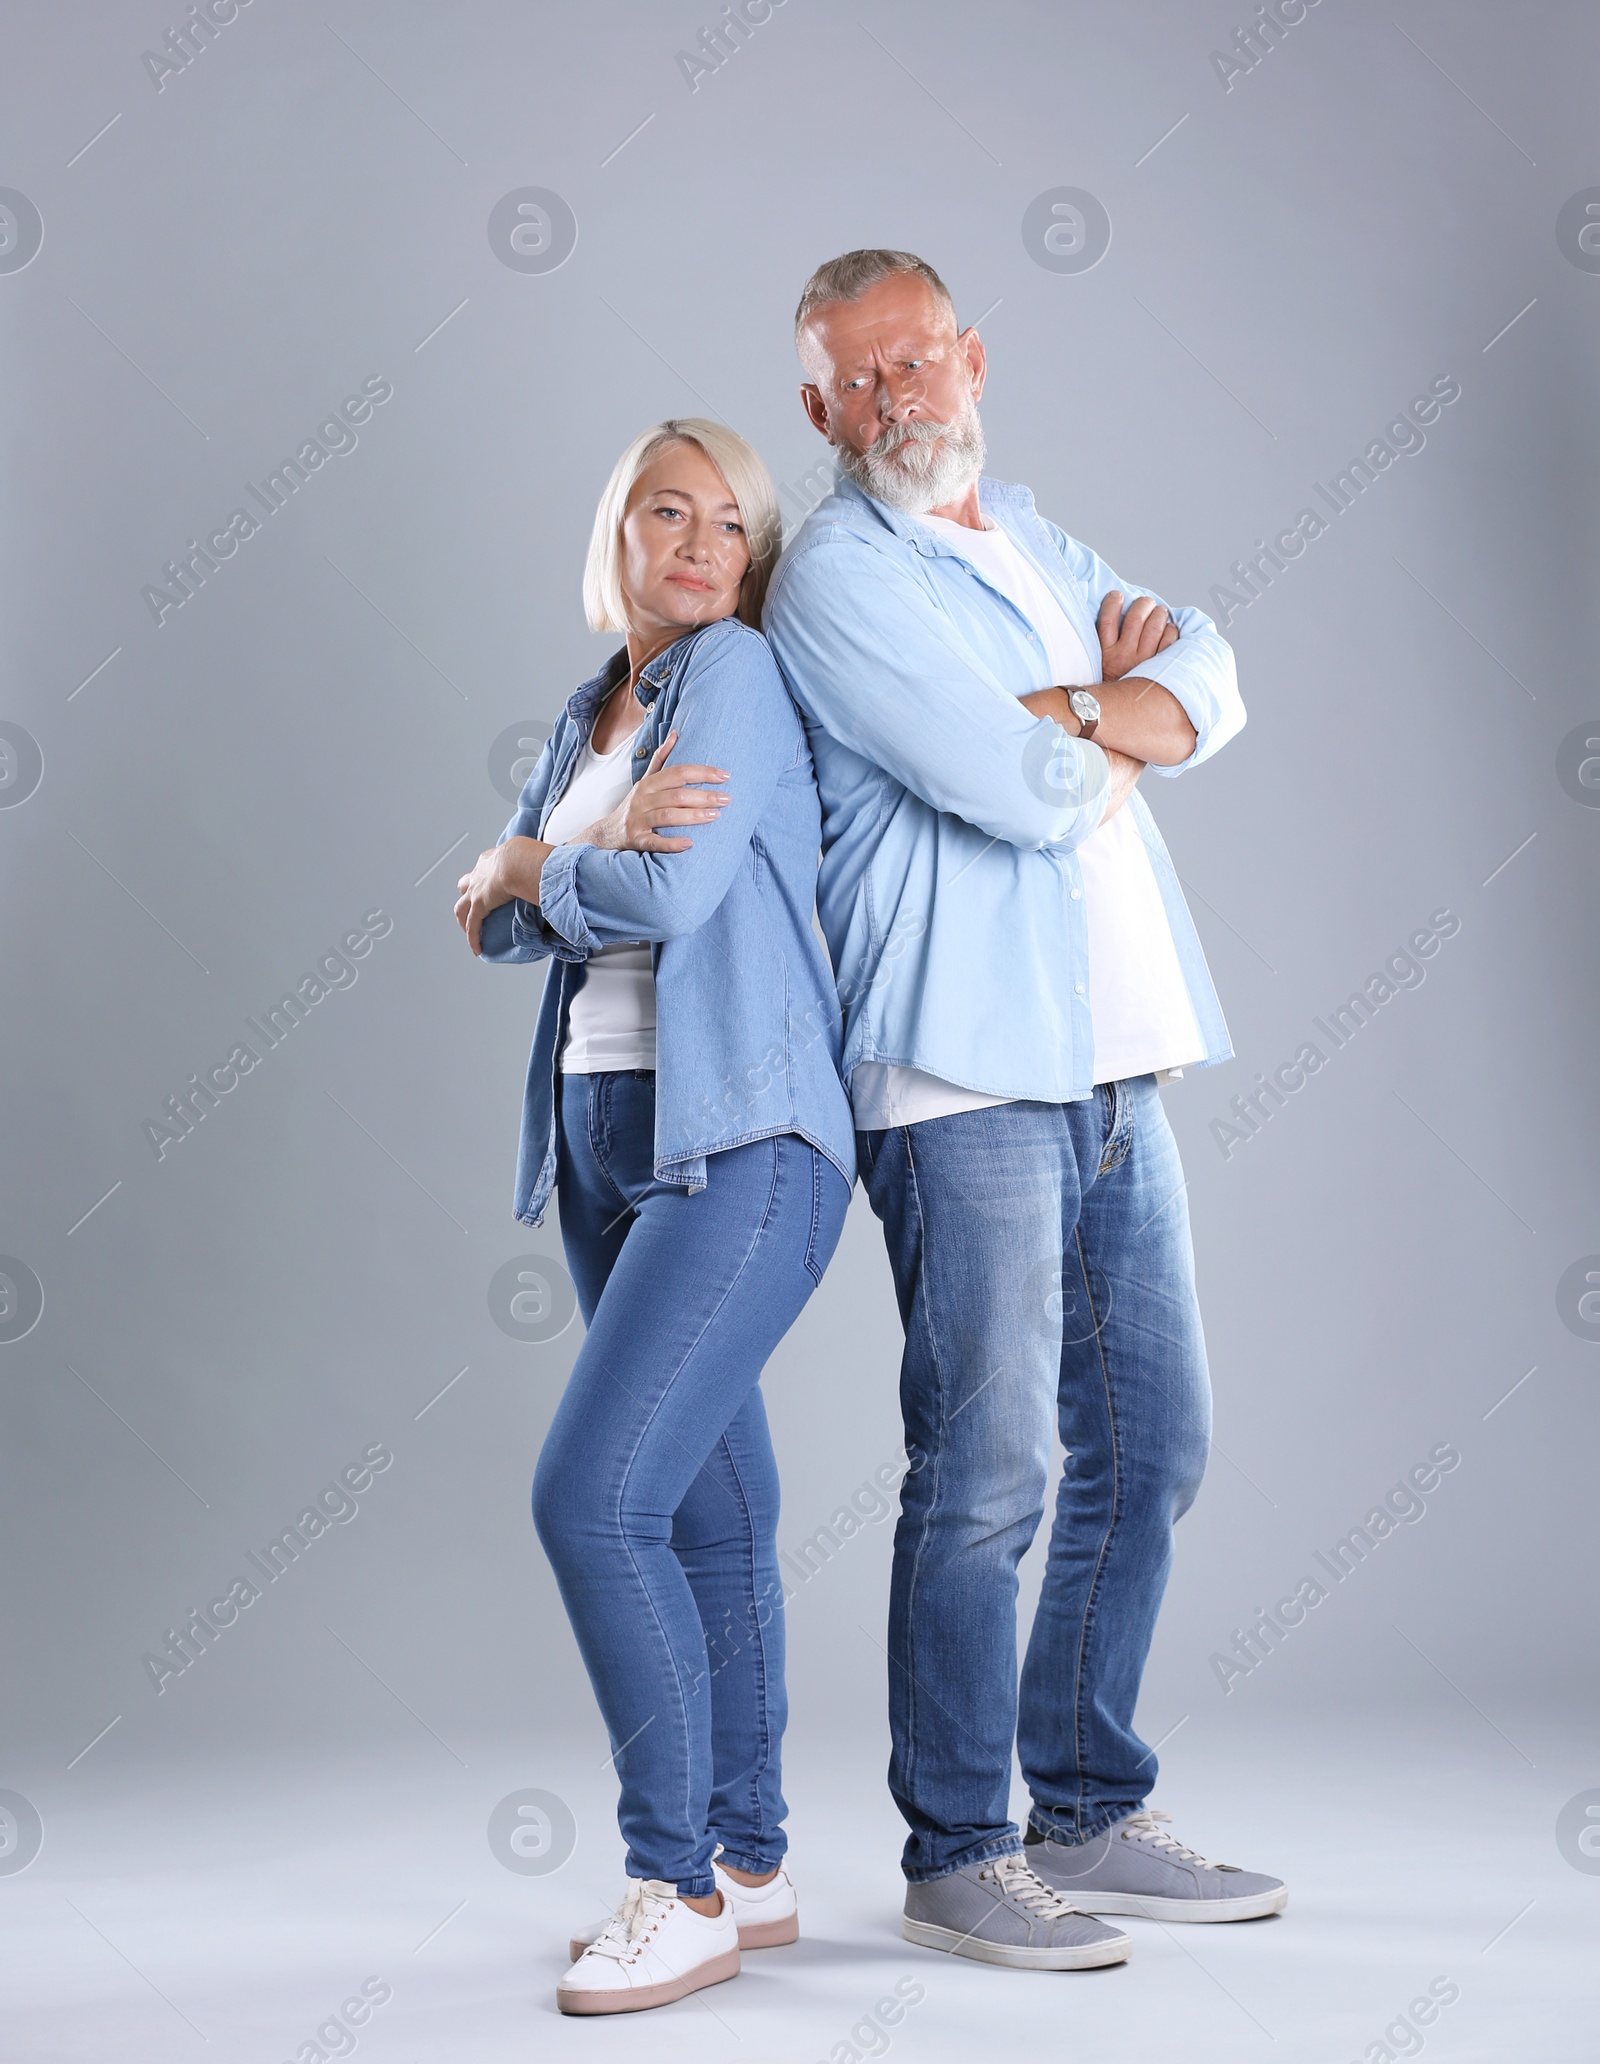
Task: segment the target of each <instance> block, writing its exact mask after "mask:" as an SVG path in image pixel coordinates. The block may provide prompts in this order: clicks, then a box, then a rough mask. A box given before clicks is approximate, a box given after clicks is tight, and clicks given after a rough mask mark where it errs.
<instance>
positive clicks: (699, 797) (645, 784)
mask: <svg viewBox="0 0 1600 2064" xmlns="http://www.w3.org/2000/svg"><path fill="white" fill-rule="evenodd" d="M677 742H678V734H677V732H676V731H669V732H668V733H667V735H666V737H665V738H663V739H662V741H661V743H660V744H659V745H658V746H657V747H656V749H655V751H654V752H653V753H652V754H651V755H650V764H649V766H648V767H647V768H646V769H645V771H644V772H643V773H642V774H641V775H640V776H639V778H638V780H637V781H636V782H635V783H634V784H633V786H632V788H631V789H629V791H628V793H627V794H626V795H625V796H624V797H623V798H622V801H621V802H620V803H618V805H617V807H616V808H615V809H614V810H613V811H612V812H611V814H610V816H609V817H600V818H597V819H596V821H595V822H594V823H593V824H591V825H590V826H589V829H588V830H587V831H583V832H580V833H579V834H578V836H577V837H576V838H574V839H572V840H571V841H569V843H570V844H572V845H575V846H599V847H601V848H602V849H603V850H605V851H607V852H612V853H681V852H683V851H684V849H685V848H686V847H688V846H691V845H693V844H694V841H693V839H686V838H662V837H661V835H660V831H661V827H662V826H663V825H668V824H715V823H716V821H717V819H718V818H719V817H720V816H721V815H722V813H723V811H724V809H726V807H727V803H728V793H727V790H726V789H717V788H706V787H704V786H702V785H701V784H703V783H705V782H708V781H726V780H727V778H728V774H727V769H726V768H724V767H702V766H699V765H687V764H685V765H682V766H677V767H664V766H663V765H662V761H663V760H665V758H666V757H667V754H668V753H669V752H670V751H671V750H672V748H673V746H674V745H676V744H677Z"/></svg>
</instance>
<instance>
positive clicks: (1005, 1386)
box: [857, 1075, 1211, 1880]
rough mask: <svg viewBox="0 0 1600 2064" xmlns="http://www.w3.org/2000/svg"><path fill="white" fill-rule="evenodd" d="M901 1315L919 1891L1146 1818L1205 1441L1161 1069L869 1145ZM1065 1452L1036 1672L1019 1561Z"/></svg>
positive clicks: (1189, 1255)
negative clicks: (1015, 1772) (1025, 1831)
mask: <svg viewBox="0 0 1600 2064" xmlns="http://www.w3.org/2000/svg"><path fill="white" fill-rule="evenodd" d="M857 1145H858V1148H859V1151H860V1159H861V1167H862V1171H863V1174H864V1178H865V1182H866V1188H867V1194H868V1196H869V1197H870V1199H871V1202H872V1208H873V1210H874V1211H875V1212H876V1213H877V1215H878V1217H879V1218H880V1219H881V1220H882V1221H883V1228H884V1238H885V1241H886V1243H887V1246H888V1249H889V1262H890V1266H891V1268H892V1269H893V1272H894V1279H895V1287H896V1290H897V1292H898V1296H899V1302H900V1315H901V1318H902V1320H903V1321H904V1323H905V1329H906V1347H905V1357H904V1360H903V1361H902V1363H901V1371H900V1405H901V1411H902V1413H903V1415H904V1418H905V1429H906V1446H907V1448H908V1449H909V1450H910V1451H911V1452H912V1453H913V1454H914V1455H916V1456H918V1457H919V1458H920V1459H919V1462H918V1466H917V1468H916V1469H915V1471H914V1472H913V1474H912V1475H910V1476H909V1477H908V1478H907V1479H906V1483H905V1487H904V1489H903V1491H902V1493H901V1499H902V1504H901V1516H900V1521H899V1525H898V1527H897V1529H896V1532H895V1544H894V1575H893V1580H892V1585H891V1590H890V1606H889V1656H890V1665H889V1722H890V1732H891V1736H892V1740H893V1749H892V1753H891V1759H890V1766H889V1784H890V1790H891V1791H892V1792H893V1794H894V1797H895V1801H896V1803H897V1804H898V1806H899V1808H900V1810H901V1812H902V1813H903V1814H904V1815H905V1817H906V1820H907V1822H908V1823H909V1825H910V1828H911V1834H910V1838H909V1839H908V1841H907V1843H906V1849H905V1855H904V1858H903V1863H904V1868H905V1872H906V1876H907V1877H908V1878H911V1879H913V1880H921V1879H927V1878H936V1877H941V1876H943V1875H944V1873H946V1872H947V1871H952V1870H956V1869H959V1868H960V1867H961V1866H963V1865H965V1864H969V1863H977V1862H981V1861H982V1860H983V1859H985V1858H987V1857H990V1856H998V1855H1000V1854H1002V1853H1004V1852H1006V1851H1008V1850H1015V1849H1017V1848H1018V1847H1019V1846H1020V1836H1019V1832H1018V1829H1017V1827H1016V1825H1015V1823H1014V1822H1013V1821H1012V1820H1011V1818H1010V1789H1011V1751H1012V1744H1013V1741H1014V1742H1015V1743H1016V1747H1017V1753H1018V1756H1019V1759H1020V1761H1021V1765H1022V1773H1023V1776H1024V1778H1025V1779H1026V1781H1027V1784H1028V1788H1029V1791H1030V1792H1031V1794H1032V1798H1033V1809H1032V1819H1033V1821H1034V1824H1035V1825H1036V1826H1037V1827H1039V1828H1041V1829H1043V1830H1045V1831H1047V1832H1049V1833H1051V1834H1054V1835H1056V1836H1057V1837H1059V1838H1060V1839H1061V1840H1063V1841H1066V1842H1069V1843H1077V1842H1083V1841H1087V1840H1089V1839H1090V1838H1091V1837H1093V1836H1094V1835H1097V1834H1098V1833H1100V1832H1101V1830H1102V1829H1104V1828H1106V1827H1108V1826H1109V1825H1110V1824H1111V1823H1112V1822H1113V1821H1116V1820H1120V1819H1121V1818H1122V1817H1123V1816H1124V1815H1126V1814H1128V1813H1133V1812H1137V1811H1138V1809H1139V1807H1140V1806H1141V1805H1142V1804H1143V1803H1144V1800H1145V1797H1146V1795H1147V1794H1148V1793H1149V1791H1150V1789H1151V1786H1152V1785H1153V1783H1154V1781H1155V1773H1156V1759H1155V1756H1154V1754H1153V1753H1152V1752H1151V1750H1149V1749H1148V1748H1146V1747H1145V1745H1144V1743H1143V1742H1142V1741H1140V1739H1139V1737H1138V1736H1137V1735H1136V1734H1135V1733H1134V1731H1133V1712H1134V1706H1135V1704H1136V1702H1137V1699H1138V1694H1139V1679H1140V1676H1141V1674H1142V1672H1143V1669H1144V1662H1145V1657H1146V1655H1147V1653H1148V1651H1149V1647H1150V1638H1151V1634H1152V1632H1153V1630H1154V1627H1155V1621H1156V1613H1157V1611H1158V1609H1159V1607H1160V1604H1161V1594H1162V1592H1163V1590H1164V1589H1165V1587H1166V1581H1167V1571H1168V1569H1169V1567H1170V1564H1171V1560H1172V1526H1173V1522H1174V1521H1175V1520H1176V1519H1177V1518H1178V1517H1179V1516H1180V1514H1182V1513H1183V1512H1185V1511H1186V1510H1187V1509H1188V1507H1189V1505H1190V1503H1191V1502H1192V1501H1193V1498H1194V1495H1195V1491H1196V1489H1197V1488H1198V1486H1199V1483H1200V1477H1201V1474H1202V1472H1203V1470H1204V1467H1205V1461H1206V1453H1207V1448H1208V1445H1209V1438H1210V1424H1211V1414H1210V1386H1209V1383H1208V1380H1207V1375H1206V1358H1205V1341H1204V1337H1203V1335H1202V1333H1201V1329H1200V1313H1199V1307H1198V1305H1197V1303H1196V1301H1195V1292H1194V1257H1193V1252H1192V1249H1191V1247H1190V1242H1189V1217H1188V1211H1187V1208H1186V1205H1185V1201H1184V1182H1183V1171H1182V1168H1181V1167H1180V1166H1179V1162H1178V1150H1177V1146H1176V1143H1175V1142H1174V1140H1173V1137H1172V1132H1171V1129H1170V1127H1169V1126H1168V1124H1167V1119H1166V1113H1165V1112H1164V1111H1163V1110H1162V1108H1161V1095H1160V1092H1159V1090H1158V1089H1157V1087H1156V1082H1155V1077H1154V1076H1152V1075H1144V1076H1139V1077H1135V1078H1133V1079H1131V1080H1129V1081H1126V1082H1117V1083H1109V1084H1106V1085H1104V1086H1102V1087H1101V1088H1098V1089H1096V1091H1095V1093H1094V1095H1093V1096H1092V1097H1091V1098H1089V1099H1087V1100H1085V1101H1084V1102H1081V1103H1072V1104H1039V1103H1014V1104H1001V1105H997V1106H995V1107H992V1108H990V1109H988V1110H979V1111H963V1112H958V1113H956V1114H954V1115H952V1116H950V1117H947V1118H930V1119H925V1120H924V1121H923V1122H922V1123H921V1124H919V1125H909V1126H897V1127H894V1128H892V1129H891V1130H888V1131H882V1132H868V1133H861V1134H858V1135H857ZM1052 1413H1054V1415H1055V1424H1056V1426H1057V1428H1058V1429H1059V1432H1060V1436H1061V1444H1062V1446H1063V1447H1064V1448H1065V1449H1066V1451H1067V1461H1066V1467H1065V1470H1064V1472H1063V1475H1062V1479H1061V1484H1060V1488H1059V1492H1058V1495H1057V1499H1056V1515H1055V1524H1054V1527H1053V1529H1052V1532H1051V1536H1050V1549H1049V1556H1048V1560H1047V1564H1046V1568H1045V1574H1044V1584H1043V1590H1042V1593H1041V1596H1040V1600H1039V1607H1038V1611H1037V1613H1036V1614H1035V1616H1034V1623H1033V1632H1032V1635H1031V1637H1030V1639H1029V1641H1028V1647H1027V1655H1026V1658H1025V1660H1024V1663H1023V1667H1022V1678H1021V1689H1020V1694H1019V1690H1018V1679H1017V1642H1016V1600H1017V1574H1016V1573H1017V1564H1018V1562H1019V1561H1020V1559H1021V1557H1022V1555H1023V1553H1024V1551H1025V1550H1026V1549H1027V1547H1028V1544H1029V1543H1030V1542H1031V1541H1032V1539H1033V1537H1034V1533H1035V1531H1036V1529H1037V1527H1038V1524H1039V1521H1040V1519H1041V1518H1042V1516H1043V1513H1044V1505H1045V1495H1046V1491H1047V1488H1048V1476H1049V1468H1050V1457H1051V1438H1050V1436H1051V1415H1052Z"/></svg>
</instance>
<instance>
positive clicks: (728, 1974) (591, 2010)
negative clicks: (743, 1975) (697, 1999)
mask: <svg viewBox="0 0 1600 2064" xmlns="http://www.w3.org/2000/svg"><path fill="white" fill-rule="evenodd" d="M573 1961H574V1962H576V1961H577V1959H576V1958H574V1959H573ZM738 1975H739V1952H738V1951H737V1950H736V1949H725V1950H724V1951H723V1952H722V1954H721V1955H720V1956H714V1957H708V1958H707V1959H706V1961H705V1962H704V1963H703V1964H696V1965H695V1967H694V1969H693V1970H692V1971H684V1972H682V1973H680V1975H679V1976H678V1977H676V1978H667V1979H663V1980H662V1982H661V1984H659V1985H636V1986H633V1987H631V1988H628V1989H624V1990H620V1991H617V1992H578V1991H575V1990H572V1991H569V1990H568V1989H566V1988H565V1987H563V1986H560V1985H558V1986H557V1987H556V2005H557V2006H558V2007H559V2008H560V2009H561V2011H562V2013H563V2014H636V2013H641V2012H642V2011H643V2010H644V2009H645V2008H646V2007H667V2006H670V2005H671V2004H672V2002H673V2001H674V2000H680V1999H684V1998H686V1997H687V1996H688V1994H690V1993H691V1992H701V1991H703V1990H704V1989H705V1987H706V1986H708V1985H720V1984H721V1983H722V1982H723V1980H724V1979H725V1978H737V1977H738Z"/></svg>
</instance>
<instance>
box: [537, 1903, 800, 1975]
mask: <svg viewBox="0 0 1600 2064" xmlns="http://www.w3.org/2000/svg"><path fill="white" fill-rule="evenodd" d="M799 1940H800V1916H799V1914H797V1913H792V1914H785V1915H784V1917H783V1919H782V1920H781V1921H743V1922H741V1923H740V1927H739V1947H740V1948H741V1949H781V1948H782V1947H783V1945H784V1944H785V1943H786V1942H798V1941H799ZM593 1941H594V1937H593V1936H592V1935H590V1936H583V1935H574V1936H573V1938H572V1940H571V1941H570V1942H569V1943H568V1944H567V1951H568V1954H569V1955H570V1956H571V1958H572V1961H573V1962H574V1963H576V1962H577V1961H578V1959H579V1957H581V1956H582V1955H583V1953H584V1951H585V1950H586V1949H587V1948H588V1947H589V1945H590V1944H591V1943H592V1942H593Z"/></svg>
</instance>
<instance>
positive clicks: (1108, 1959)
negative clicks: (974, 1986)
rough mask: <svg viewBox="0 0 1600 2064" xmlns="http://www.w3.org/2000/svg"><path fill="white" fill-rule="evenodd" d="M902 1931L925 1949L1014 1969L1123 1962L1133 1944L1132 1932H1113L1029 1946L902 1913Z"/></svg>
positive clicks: (1061, 1968)
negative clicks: (1071, 1943)
mask: <svg viewBox="0 0 1600 2064" xmlns="http://www.w3.org/2000/svg"><path fill="white" fill-rule="evenodd" d="M900 1933H901V1934H902V1935H903V1936H904V1937H905V1939H906V1941H907V1942H917V1943H920V1944H921V1945H922V1947H923V1948H924V1949H940V1950H943V1951H944V1952H945V1954H946V1955H947V1956H964V1957H974V1958H976V1960H977V1961H978V1962H979V1963H980V1964H1004V1965H1006V1966H1008V1967H1009V1968H1010V1969H1011V1970H1014V1971H1091V1970H1094V1969H1096V1968H1097V1967H1098V1966H1100V1965H1102V1964H1120V1963H1124V1962H1126V1960H1127V1957H1128V1953H1129V1951H1130V1950H1131V1949H1132V1948H1133V1937H1132V1936H1131V1935H1112V1936H1109V1937H1108V1938H1107V1939H1106V1940H1105V1941H1104V1942H1086V1943H1082V1944H1080V1945H1079V1946H1078V1947H1076V1948H1072V1947H1067V1948H1062V1949H1030V1948H1027V1947H1025V1946H1023V1945H1022V1944H1020V1943H1011V1942H986V1941H985V1940H984V1939H983V1937H982V1936H981V1935H971V1934H967V1935H960V1934H957V1932H956V1930H955V1929H954V1928H940V1927H937V1926H935V1924H934V1923H933V1922H932V1921H914V1920H912V1919H911V1918H910V1916H909V1915H907V1914H902V1915H901V1917H900Z"/></svg>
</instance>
